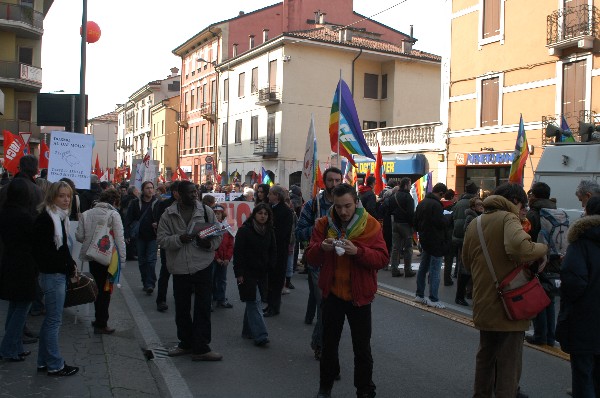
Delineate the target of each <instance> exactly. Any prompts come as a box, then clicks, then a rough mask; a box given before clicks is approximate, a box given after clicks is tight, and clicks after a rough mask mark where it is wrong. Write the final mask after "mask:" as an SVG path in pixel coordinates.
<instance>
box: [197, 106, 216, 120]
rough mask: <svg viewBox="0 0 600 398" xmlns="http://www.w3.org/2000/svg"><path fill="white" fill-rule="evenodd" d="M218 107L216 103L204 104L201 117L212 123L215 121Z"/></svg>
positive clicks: (201, 108) (201, 107)
mask: <svg viewBox="0 0 600 398" xmlns="http://www.w3.org/2000/svg"><path fill="white" fill-rule="evenodd" d="M216 113H217V106H216V103H215V102H203V103H202V105H201V106H200V116H202V117H203V118H204V119H206V120H210V121H212V122H214V121H215V115H216Z"/></svg>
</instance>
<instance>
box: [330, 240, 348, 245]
mask: <svg viewBox="0 0 600 398" xmlns="http://www.w3.org/2000/svg"><path fill="white" fill-rule="evenodd" d="M332 244H333V246H338V247H344V246H345V243H344V241H342V240H339V239H335V240H334V241H333V242H332Z"/></svg>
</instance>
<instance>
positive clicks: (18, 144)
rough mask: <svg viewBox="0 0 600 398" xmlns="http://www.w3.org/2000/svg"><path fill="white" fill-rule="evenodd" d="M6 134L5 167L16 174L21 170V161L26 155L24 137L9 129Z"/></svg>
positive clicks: (5, 131)
mask: <svg viewBox="0 0 600 398" xmlns="http://www.w3.org/2000/svg"><path fill="white" fill-rule="evenodd" d="M3 134H4V168H5V169H6V170H8V171H9V172H11V173H12V174H16V173H17V172H18V171H19V161H20V160H21V158H22V157H23V155H25V152H26V147H25V142H23V138H21V136H18V135H16V134H13V133H11V132H10V131H8V130H4V131H3Z"/></svg>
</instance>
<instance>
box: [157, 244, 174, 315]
mask: <svg viewBox="0 0 600 398" xmlns="http://www.w3.org/2000/svg"><path fill="white" fill-rule="evenodd" d="M170 277H171V274H170V273H169V270H168V269H167V252H166V251H165V249H162V248H161V249H160V273H159V275H158V283H157V288H158V291H157V292H156V304H159V303H166V302H167V290H168V288H169V278H170Z"/></svg>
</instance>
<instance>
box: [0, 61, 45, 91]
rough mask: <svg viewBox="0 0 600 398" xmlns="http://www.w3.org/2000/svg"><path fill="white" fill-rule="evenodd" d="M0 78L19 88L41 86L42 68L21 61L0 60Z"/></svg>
mask: <svg viewBox="0 0 600 398" xmlns="http://www.w3.org/2000/svg"><path fill="white" fill-rule="evenodd" d="M0 79H3V80H5V83H4V84H7V83H8V84H9V85H13V86H18V87H20V88H30V89H35V90H39V89H41V88H42V70H41V69H40V68H36V67H35V66H31V65H27V64H24V63H21V62H15V61H0Z"/></svg>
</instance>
